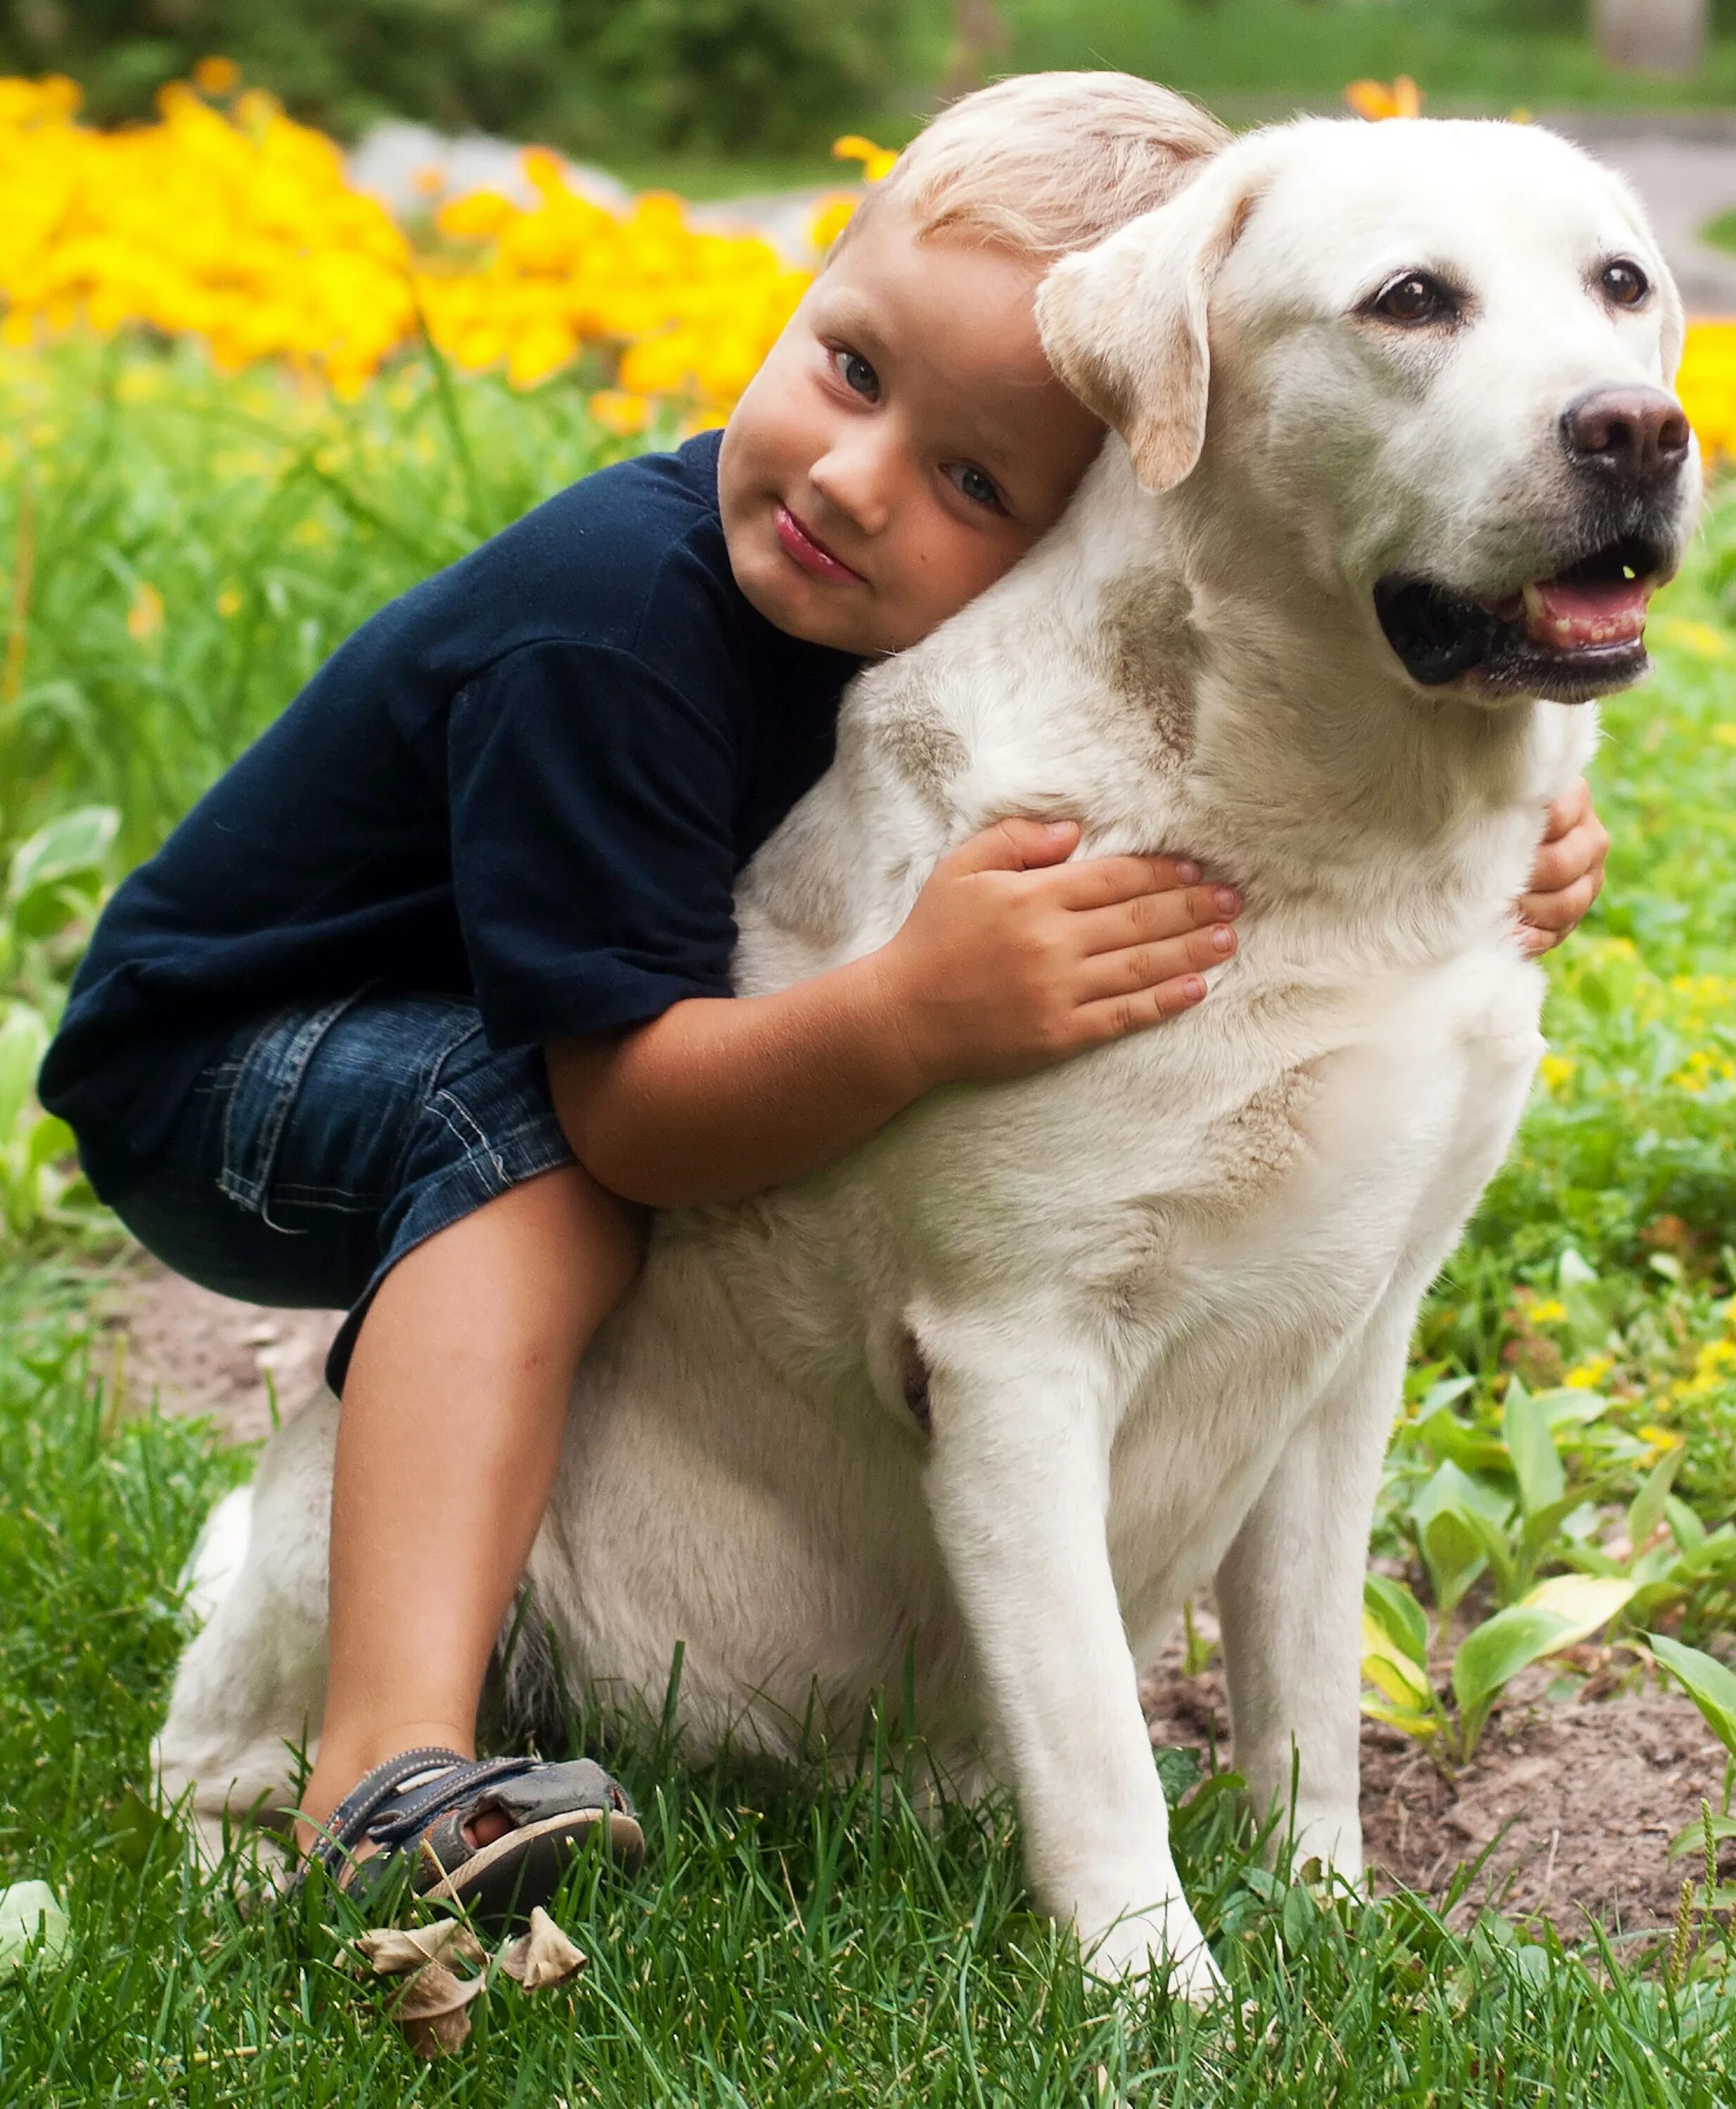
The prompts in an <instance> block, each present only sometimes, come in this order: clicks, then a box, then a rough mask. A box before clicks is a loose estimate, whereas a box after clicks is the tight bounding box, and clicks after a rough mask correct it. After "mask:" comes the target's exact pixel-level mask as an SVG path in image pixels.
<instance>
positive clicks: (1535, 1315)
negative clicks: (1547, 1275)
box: [1525, 1296, 1567, 1325]
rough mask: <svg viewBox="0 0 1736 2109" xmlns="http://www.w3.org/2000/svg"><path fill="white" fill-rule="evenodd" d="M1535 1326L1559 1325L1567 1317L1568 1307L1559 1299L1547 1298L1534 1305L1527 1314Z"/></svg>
mask: <svg viewBox="0 0 1736 2109" xmlns="http://www.w3.org/2000/svg"><path fill="white" fill-rule="evenodd" d="M1525 1315H1526V1317H1527V1318H1529V1319H1530V1321H1531V1323H1532V1324H1533V1325H1560V1323H1561V1321H1562V1319H1563V1318H1565V1317H1566V1315H1567V1307H1566V1304H1565V1303H1562V1301H1561V1299H1560V1298H1558V1297H1554V1296H1546V1297H1544V1299H1543V1301H1542V1302H1541V1303H1534V1304H1532V1305H1531V1307H1530V1309H1529V1310H1528V1311H1527V1312H1526V1314H1525Z"/></svg>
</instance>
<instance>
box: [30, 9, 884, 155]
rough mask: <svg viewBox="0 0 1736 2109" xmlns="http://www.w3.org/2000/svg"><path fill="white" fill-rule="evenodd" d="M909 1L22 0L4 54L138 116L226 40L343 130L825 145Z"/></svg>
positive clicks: (231, 52)
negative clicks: (68, 0) (415, 128)
mask: <svg viewBox="0 0 1736 2109" xmlns="http://www.w3.org/2000/svg"><path fill="white" fill-rule="evenodd" d="M906 11H907V0H857V4H856V5H854V6H852V7H848V8H839V7H834V6H831V5H830V4H829V0H278V4H275V5H274V6H272V7H258V6H255V4H253V0H79V4H78V5H77V6H72V5H67V4H62V0H8V3H7V4H5V5H4V6H3V7H0V69H3V70H12V71H22V72H25V73H41V72H43V71H46V70H56V71H59V72H63V73H70V74H71V75H74V76H75V78H76V79H79V81H81V82H82V83H83V84H84V87H85V89H86V92H87V95H88V102H89V106H90V109H91V111H92V112H93V115H96V116H97V117H99V118H105V119H108V118H116V117H128V116H137V115H142V113H144V112H145V111H147V110H148V109H149V107H150V102H151V95H152V94H153V93H154V92H155V91H156V88H158V87H159V86H160V85H161V84H162V83H163V82H164V81H165V80H170V79H174V78H176V77H177V76H179V75H186V74H187V73H188V72H189V71H190V70H191V69H192V66H193V65H195V64H196V63H197V61H198V60H199V59H201V57H204V56H206V55H207V54H210V53H221V54H222V55H224V56H226V57H228V58H232V59H234V60H235V61H237V63H238V64H239V65H241V67H242V70H243V72H244V73H245V74H246V75H247V77H248V78H249V79H251V80H255V81H256V82H258V83H259V84H260V85H261V86H264V87H266V88H270V89H271V90H272V91H273V92H274V93H275V94H277V95H279V96H281V97H282V98H283V101H284V102H285V103H286V105H287V106H288V107H289V108H290V109H291V110H292V111H294V112H295V113H296V115H299V116H302V117H305V118H307V119H309V120H311V121H313V122H315V123H318V124H322V125H324V126H326V127H328V129H331V130H333V131H335V132H336V133H338V134H339V135H340V136H341V137H347V136H354V135H355V133H358V132H359V131H360V130H362V129H364V128H365V127H366V126H367V125H368V124H369V123H371V122H372V121H373V120H374V119H376V118H377V117H382V116H401V117H413V118H419V119H422V120H426V121H427V122H429V123H432V124H437V125H439V126H441V127H442V128H443V129H448V130H454V131H461V130H466V129H479V130H482V131H491V132H498V133H506V134H508V135H509V136H513V137H516V138H539V139H543V140H545V141H547V142H549V143H551V144H554V145H557V146H561V147H567V148H569V149H571V150H572V151H577V152H592V153H594V152H597V151H602V150H604V148H605V147H618V146H621V145H622V144H626V145H629V146H631V145H633V144H639V145H645V146H668V145H675V144H689V143H694V144H703V145H706V146H724V147H743V146H748V145H769V146H780V147H790V146H793V147H812V146H816V145H819V146H823V145H825V142H826V141H827V140H828V139H829V138H830V135H831V133H833V132H834V131H835V130H836V129H839V126H840V125H841V124H846V123H848V124H854V123H857V122H858V121H860V120H861V114H862V112H863V111H864V110H865V109H868V108H871V107H874V106H877V105H878V103H879V100H880V97H882V95H883V94H884V92H885V90H886V88H887V87H888V83H889V82H890V80H891V79H892V78H893V75H894V74H895V72H896V70H897V67H896V61H897V53H898V51H899V48H900V41H901V35H902V23H903V20H904V18H905V16H906Z"/></svg>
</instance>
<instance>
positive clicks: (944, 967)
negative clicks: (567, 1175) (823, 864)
mask: <svg viewBox="0 0 1736 2109" xmlns="http://www.w3.org/2000/svg"><path fill="white" fill-rule="evenodd" d="M1077 841H1078V829H1077V827H1076V826H1075V825H1074V823H1072V822H1071V821H1065V822H1060V823H1055V824H1038V823H1037V822H1035V821H1030V820H1006V821H1002V822H1001V823H1000V824H998V825H997V826H996V827H993V828H991V829H987V830H985V831H984V833H982V834H979V835H976V836H974V837H972V838H971V839H970V841H969V842H965V843H964V844H962V845H961V847H959V848H958V849H956V850H955V851H953V852H952V855H951V856H948V857H947V858H945V859H944V860H943V861H942V863H941V864H940V865H938V867H937V868H936V869H935V871H934V875H933V876H932V877H931V878H930V879H929V882H928V883H927V885H925V887H924V888H923V890H922V892H921V893H920V895H919V896H918V898H917V901H916V902H915V906H914V907H913V908H912V909H911V913H910V915H909V917H908V919H906V922H905V924H904V925H903V927H902V928H901V929H900V930H899V932H898V933H897V936H896V937H893V939H892V940H891V942H889V943H888V944H886V945H884V946H881V948H880V949H879V951H877V952H874V953H870V955H867V956H866V958H863V959H861V960H854V961H852V963H851V964H848V965H847V966H843V967H839V968H835V969H833V970H832V971H831V972H830V973H825V974H819V975H816V976H815V977H814V978H812V979H811V980H809V981H805V982H797V983H796V984H794V985H793V987H789V988H787V989H781V990H779V991H776V992H775V993H774V994H772V995H770V996H737V997H704V996H697V997H693V998H690V999H689V1000H687V1001H685V1002H681V1003H677V1004H676V1005H672V1006H671V1008H670V1009H668V1010H667V1011H665V1012H664V1013H663V1014H662V1016H661V1017H659V1018H653V1020H651V1022H650V1023H649V1024H645V1025H641V1026H637V1027H634V1028H632V1029H631V1031H629V1032H624V1033H614V1034H608V1035H594V1036H588V1037H586V1038H585V1039H580V1040H568V1041H556V1042H554V1044H552V1045H550V1046H549V1050H548V1060H549V1082H550V1085H551V1087H552V1089H553V1092H554V1104H555V1109H556V1111H557V1113H558V1115H559V1117H560V1120H561V1124H562V1126H563V1128H564V1129H565V1131H566V1133H567V1139H568V1140H570V1141H571V1143H572V1147H573V1149H574V1152H575V1154H576V1155H577V1156H578V1158H579V1159H580V1161H581V1163H583V1164H584V1165H585V1167H586V1168H587V1169H588V1170H589V1171H590V1172H591V1173H592V1174H593V1176H594V1177H595V1178H597V1179H598V1180H599V1181H601V1183H602V1184H603V1185H605V1186H608V1187H610V1188H612V1189H613V1190H614V1191H615V1192H616V1193H617V1194H622V1195H624V1196H625V1197H626V1199H629V1200H634V1201H641V1202H644V1203H647V1204H650V1205H652V1206H654V1207H660V1208H663V1207H674V1206H677V1205H680V1204H690V1203H696V1202H704V1201H721V1200H730V1199H737V1198H739V1196H740V1195H742V1194H748V1193H751V1192H753V1190H755V1189H756V1188H758V1187H761V1186H767V1185H774V1184H775V1183H777V1182H778V1181H781V1180H786V1179H793V1178H796V1177H798V1176H800V1175H801V1174H802V1173H803V1172H811V1171H812V1170H813V1169H815V1167H816V1166H819V1165H821V1164H824V1163H828V1162H830V1159H832V1158H835V1157H838V1156H840V1155H842V1154H843V1152H844V1151H845V1150H847V1149H849V1148H851V1147H852V1145H854V1144H856V1143H858V1142H861V1140H864V1139H865V1138H866V1136H870V1135H871V1134H873V1133H874V1131H875V1129H877V1128H879V1127H882V1126H884V1123H885V1122H887V1121H888V1120H890V1119H891V1118H892V1117H893V1114H894V1113H898V1112H900V1111H901V1110H902V1109H903V1108H904V1107H905V1106H906V1105H908V1104H910V1103H911V1100H913V1099H915V1098H916V1097H918V1096H919V1095H920V1094H921V1093H922V1092H923V1091H927V1090H929V1088H930V1087H931V1086H934V1085H935V1084H938V1083H944V1082H951V1081H955V1080H958V1079H961V1078H965V1077H1010V1076H1018V1075H1021V1074H1023V1073H1025V1072H1026V1071H1028V1070H1031V1069H1035V1068H1041V1067H1042V1066H1043V1065H1044V1064H1047V1063H1050V1062H1055V1061H1059V1060H1060V1059H1062V1058H1063V1057H1065V1056H1066V1055H1072V1054H1077V1053H1078V1052H1080V1051H1082V1050H1083V1049H1085V1048H1087V1047H1092V1046H1096V1045H1101V1044H1102V1043H1103V1042H1104V1041H1108V1040H1113V1039H1117V1038H1119V1037H1120V1036H1122V1035H1123V1034H1124V1033H1128V1032H1136V1031H1137V1030H1139V1029H1140V1028H1141V1027H1144V1026H1148V1025H1155V1024H1157V1023H1160V1022H1161V1021H1162V1020H1163V1019H1164V1018H1170V1017H1173V1016H1174V1015H1175V1014H1177V1013H1178V1012H1179V1011H1182V1010H1185V1009H1187V1008H1188V1007H1189V1006H1190V1005H1192V1004H1195V1003H1197V1002H1198V1001H1199V1000H1200V998H1201V997H1202V996H1204V995H1205V982H1203V981H1202V980H1201V979H1200V969H1203V968H1206V967H1209V966H1213V965H1216V964H1221V962H1222V961H1223V960H1225V959H1226V958H1227V957H1228V955H1229V954H1230V952H1231V951H1232V950H1233V949H1234V946H1235V937H1234V933H1232V931H1231V930H1230V928H1229V927H1228V924H1229V920H1230V919H1231V918H1232V917H1233V916H1234V915H1236V913H1237V912H1238V910H1239V909H1240V906H1241V902H1240V900H1239V898H1238V897H1237V896H1236V894H1235V893H1234V892H1233V891H1232V890H1231V889H1229V888H1227V887H1215V886H1201V885H1199V884H1197V883H1196V882H1197V880H1198V878H1199V873H1198V870H1197V869H1196V868H1195V867H1194V866H1192V865H1187V864H1180V865H1178V864H1175V863H1173V862H1172V861H1170V860H1168V859H1164V858H1146V857H1105V858H1100V859H1094V860H1087V861H1084V862H1082V863H1079V864H1066V863H1064V862H1062V861H1061V860H1063V859H1065V857H1066V856H1068V854H1069V851H1071V850H1072V849H1073V847H1074V844H1075V843H1076V842H1077Z"/></svg>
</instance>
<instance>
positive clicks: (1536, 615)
mask: <svg viewBox="0 0 1736 2109" xmlns="http://www.w3.org/2000/svg"><path fill="white" fill-rule="evenodd" d="M1652 585H1653V581H1652V580H1650V579H1612V580H1603V581H1600V582H1598V583H1597V584H1595V585H1573V584H1570V583H1569V581H1568V580H1566V579H1544V580H1541V581H1540V582H1539V583H1538V584H1537V585H1529V586H1527V587H1526V589H1525V627H1526V635H1528V636H1530V637H1533V638H1535V639H1536V640H1537V642H1538V643H1539V644H1548V645H1553V646H1554V647H1555V648H1557V650H1560V651H1571V650H1573V649H1575V648H1578V647H1581V646H1585V645H1589V644H1631V643H1632V642H1633V640H1634V639H1635V638H1638V637H1640V636H1643V635H1644V633H1645V627H1646V603H1648V601H1649V600H1650V599H1651V598H1652Z"/></svg>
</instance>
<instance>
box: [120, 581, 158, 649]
mask: <svg viewBox="0 0 1736 2109" xmlns="http://www.w3.org/2000/svg"><path fill="white" fill-rule="evenodd" d="M162 626H163V596H162V595H161V594H160V593H159V592H158V591H157V589H156V587H155V586H153V585H145V584H143V583H142V582H141V584H140V585H139V586H138V590H137V591H136V592H135V593H134V594H133V605H132V606H131V607H129V609H128V610H127V635H128V636H129V637H130V638H131V639H132V640H133V643H134V644H149V643H150V641H151V639H152V638H153V637H155V636H156V633H157V632H158V630H160V629H161V628H162Z"/></svg>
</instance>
